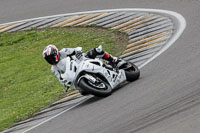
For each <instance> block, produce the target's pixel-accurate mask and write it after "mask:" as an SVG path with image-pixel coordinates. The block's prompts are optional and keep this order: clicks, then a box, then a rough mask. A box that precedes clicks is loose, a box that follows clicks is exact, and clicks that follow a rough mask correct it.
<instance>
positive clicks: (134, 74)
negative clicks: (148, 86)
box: [122, 62, 140, 82]
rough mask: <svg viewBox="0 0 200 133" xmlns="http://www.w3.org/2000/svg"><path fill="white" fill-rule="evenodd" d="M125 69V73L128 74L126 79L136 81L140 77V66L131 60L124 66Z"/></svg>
mask: <svg viewBox="0 0 200 133" xmlns="http://www.w3.org/2000/svg"><path fill="white" fill-rule="evenodd" d="M122 69H124V70H125V74H126V79H127V81H130V82H132V81H135V80H137V79H138V78H139V77H140V70H139V68H138V67H137V66H136V65H135V64H133V63H131V62H127V63H126V64H125V65H124V66H123V68H122Z"/></svg>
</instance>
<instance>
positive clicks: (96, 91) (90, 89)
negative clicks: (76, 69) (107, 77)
mask: <svg viewBox="0 0 200 133" xmlns="http://www.w3.org/2000/svg"><path fill="white" fill-rule="evenodd" d="M101 82H102V84H104V85H105V86H103V88H102V87H95V86H94V85H92V84H91V83H90V81H88V79H86V78H84V77H83V78H82V79H80V81H79V87H80V88H81V89H82V90H83V91H84V92H86V93H89V94H92V95H95V96H98V97H107V96H109V95H111V94H112V89H111V87H110V85H109V84H108V83H106V82H105V81H101Z"/></svg>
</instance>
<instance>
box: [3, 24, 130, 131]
mask: <svg viewBox="0 0 200 133" xmlns="http://www.w3.org/2000/svg"><path fill="white" fill-rule="evenodd" d="M126 43H127V36H126V35H124V34H122V33H119V32H117V31H113V30H105V29H102V28H95V27H88V28H84V27H79V28H62V29H61V28H54V29H42V30H37V29H34V30H30V31H23V32H17V33H2V34H0V57H1V58H0V73H1V75H0V131H2V130H4V129H6V128H8V127H11V126H12V125H13V124H14V123H16V122H18V121H21V120H24V119H27V118H29V117H30V116H32V115H34V114H35V113H36V112H38V111H40V110H43V109H45V108H47V107H48V106H49V105H50V104H52V103H53V102H55V101H56V100H58V99H60V98H62V97H63V96H64V95H65V90H64V87H63V86H62V85H60V84H59V82H58V81H57V79H56V77H55V76H54V75H53V74H52V73H51V71H50V67H51V66H50V65H49V64H47V62H45V60H44V59H43V57H42V51H43V49H44V47H46V46H47V45H48V44H54V45H56V46H57V47H58V48H59V49H61V48H68V47H77V46H81V47H83V49H84V52H86V51H87V50H89V49H91V48H94V47H97V46H98V45H102V46H103V48H104V50H105V51H108V52H110V53H111V54H113V55H115V56H119V55H120V54H121V51H123V50H124V48H125V46H126Z"/></svg>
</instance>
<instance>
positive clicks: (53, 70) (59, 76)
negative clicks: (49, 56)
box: [51, 66, 65, 86]
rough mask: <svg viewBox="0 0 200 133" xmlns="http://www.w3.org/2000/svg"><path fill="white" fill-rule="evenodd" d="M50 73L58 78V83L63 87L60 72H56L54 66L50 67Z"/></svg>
mask: <svg viewBox="0 0 200 133" xmlns="http://www.w3.org/2000/svg"><path fill="white" fill-rule="evenodd" d="M51 71H52V72H53V74H54V75H55V76H56V77H57V78H58V80H59V82H60V83H61V84H62V85H64V86H65V84H64V80H63V79H62V77H61V74H60V72H59V71H58V69H56V67H55V66H52V67H51Z"/></svg>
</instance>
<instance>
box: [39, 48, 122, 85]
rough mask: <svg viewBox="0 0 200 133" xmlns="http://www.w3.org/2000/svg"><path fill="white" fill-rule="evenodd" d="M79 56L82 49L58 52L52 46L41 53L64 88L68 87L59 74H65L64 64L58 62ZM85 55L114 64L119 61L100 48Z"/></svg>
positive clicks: (68, 49)
mask: <svg viewBox="0 0 200 133" xmlns="http://www.w3.org/2000/svg"><path fill="white" fill-rule="evenodd" d="M80 54H82V47H76V48H63V49H61V50H60V51H58V49H57V47H56V46H55V45H52V44H51V45H48V46H47V47H45V48H44V50H43V53H42V55H43V57H44V59H45V60H46V61H47V62H48V63H49V64H51V65H52V67H51V71H52V72H53V73H54V75H55V76H56V77H57V78H58V80H59V81H60V83H61V84H62V85H64V86H65V87H69V86H66V85H65V80H64V79H63V78H62V77H61V74H62V73H64V72H65V63H64V62H60V61H61V60H62V59H63V58H66V57H68V56H73V55H75V56H77V57H78V56H80ZM86 55H87V56H88V57H89V58H92V59H94V58H96V57H98V58H102V59H105V60H107V61H109V62H112V63H116V64H117V63H118V62H119V61H120V60H119V59H118V58H117V57H113V56H112V55H111V54H109V53H107V52H105V51H103V50H102V46H99V47H98V48H93V49H91V50H89V51H88V52H87V53H86Z"/></svg>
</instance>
